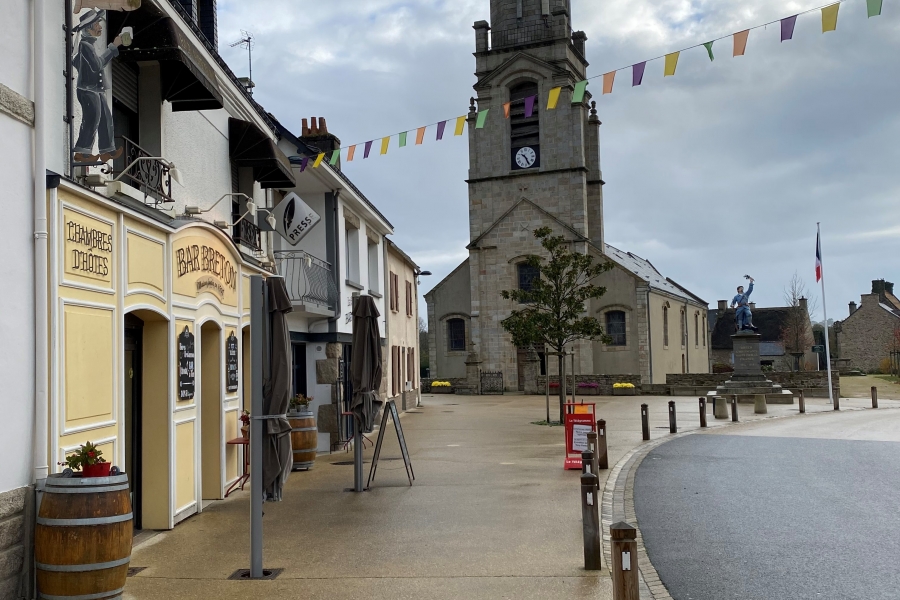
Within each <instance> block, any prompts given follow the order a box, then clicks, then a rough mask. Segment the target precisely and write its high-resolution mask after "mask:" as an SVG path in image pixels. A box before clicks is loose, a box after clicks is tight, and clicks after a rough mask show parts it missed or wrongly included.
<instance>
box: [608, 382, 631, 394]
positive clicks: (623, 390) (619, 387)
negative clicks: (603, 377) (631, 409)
mask: <svg viewBox="0 0 900 600" xmlns="http://www.w3.org/2000/svg"><path fill="white" fill-rule="evenodd" d="M634 395H635V387H634V384H633V383H614V384H613V396H634Z"/></svg>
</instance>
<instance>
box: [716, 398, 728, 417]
mask: <svg viewBox="0 0 900 600" xmlns="http://www.w3.org/2000/svg"><path fill="white" fill-rule="evenodd" d="M713 414H714V415H715V417H716V418H717V419H727V418H728V404H727V403H726V402H725V396H715V397H713Z"/></svg>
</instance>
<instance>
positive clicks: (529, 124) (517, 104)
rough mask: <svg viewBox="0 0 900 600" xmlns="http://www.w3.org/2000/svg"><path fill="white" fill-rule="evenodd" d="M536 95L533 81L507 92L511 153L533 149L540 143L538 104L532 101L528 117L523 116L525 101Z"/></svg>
mask: <svg viewBox="0 0 900 600" xmlns="http://www.w3.org/2000/svg"><path fill="white" fill-rule="evenodd" d="M537 95H538V85H537V83H535V82H533V81H528V82H525V83H520V84H519V85H517V86H514V87H512V88H510V90H509V102H510V105H509V130H510V139H511V142H512V144H511V147H512V149H513V151H515V150H517V149H519V148H525V147H530V148H535V147H537V145H538V144H539V143H540V141H541V139H540V131H541V129H540V118H539V117H538V107H539V105H540V102H539V101H537V100H535V101H534V109H533V111H532V113H531V116H530V117H526V116H525V99H526V98H531V97H532V96H537Z"/></svg>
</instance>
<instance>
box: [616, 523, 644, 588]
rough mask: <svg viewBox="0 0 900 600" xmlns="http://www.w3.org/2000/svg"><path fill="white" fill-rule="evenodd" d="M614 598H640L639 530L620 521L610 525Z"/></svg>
mask: <svg viewBox="0 0 900 600" xmlns="http://www.w3.org/2000/svg"><path fill="white" fill-rule="evenodd" d="M609 537H610V555H611V558H612V580H613V600H640V590H639V589H638V562H637V530H636V529H635V528H634V527H632V526H631V525H629V524H628V523H625V522H624V521H620V522H618V523H615V524H613V525H610V527H609Z"/></svg>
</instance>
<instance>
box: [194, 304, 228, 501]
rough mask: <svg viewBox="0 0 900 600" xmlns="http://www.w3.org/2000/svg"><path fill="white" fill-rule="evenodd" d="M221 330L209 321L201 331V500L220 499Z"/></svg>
mask: <svg viewBox="0 0 900 600" xmlns="http://www.w3.org/2000/svg"><path fill="white" fill-rule="evenodd" d="M221 363H222V330H221V329H220V328H219V326H218V324H216V323H214V322H212V321H210V322H208V323H205V324H204V325H203V326H202V327H201V328H200V466H201V486H200V487H201V490H200V492H201V498H202V499H203V500H220V499H221V498H222V492H223V490H222V454H223V448H224V446H223V441H222V373H221Z"/></svg>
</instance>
